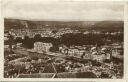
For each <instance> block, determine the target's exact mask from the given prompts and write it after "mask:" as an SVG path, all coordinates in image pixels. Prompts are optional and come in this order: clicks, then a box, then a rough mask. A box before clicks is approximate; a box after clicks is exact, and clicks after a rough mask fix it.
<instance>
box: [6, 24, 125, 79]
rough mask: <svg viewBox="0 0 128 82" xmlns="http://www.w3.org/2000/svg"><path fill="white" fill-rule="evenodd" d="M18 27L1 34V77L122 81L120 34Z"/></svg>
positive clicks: (99, 31) (70, 29) (121, 44)
mask: <svg viewBox="0 0 128 82" xmlns="http://www.w3.org/2000/svg"><path fill="white" fill-rule="evenodd" d="M22 24H23V25H24V27H25V28H24V29H13V28H12V29H9V30H8V29H7V30H5V33H4V59H5V60H4V70H5V71H4V77H5V78H113V79H114V78H123V59H124V58H123V57H124V56H123V44H124V43H123V32H122V31H101V30H95V29H94V30H89V29H88V30H81V29H80V30H79V29H72V28H70V27H71V26H73V24H68V25H67V27H65V28H59V29H56V28H48V27H55V26H52V25H50V24H45V25H44V26H42V27H43V28H42V27H40V28H38V29H29V26H28V24H27V23H26V22H22ZM14 26H16V25H14ZM58 26H59V25H58ZM64 26H65V25H64ZM68 26H69V27H68ZM92 26H93V25H92ZM37 27H38V26H37ZM78 27H79V25H78Z"/></svg>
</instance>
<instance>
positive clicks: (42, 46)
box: [34, 42, 53, 52]
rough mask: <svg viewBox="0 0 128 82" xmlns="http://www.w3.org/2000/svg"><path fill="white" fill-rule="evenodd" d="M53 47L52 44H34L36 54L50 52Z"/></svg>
mask: <svg viewBox="0 0 128 82" xmlns="http://www.w3.org/2000/svg"><path fill="white" fill-rule="evenodd" d="M52 46H53V45H52V44H51V43H43V42H35V43H34V50H35V51H36V52H49V49H50V48H51V47H52Z"/></svg>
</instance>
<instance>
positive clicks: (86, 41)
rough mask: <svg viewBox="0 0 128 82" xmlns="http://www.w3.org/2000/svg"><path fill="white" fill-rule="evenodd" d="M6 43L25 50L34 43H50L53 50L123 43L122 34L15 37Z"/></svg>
mask: <svg viewBox="0 0 128 82" xmlns="http://www.w3.org/2000/svg"><path fill="white" fill-rule="evenodd" d="M9 40H10V41H8V42H13V43H23V47H25V48H29V49H31V48H33V47H34V43H35V42H46V43H52V44H53V46H54V47H55V49H56V48H57V47H58V46H59V45H60V44H64V45H66V46H71V45H97V46H102V45H105V44H106V45H108V44H111V43H115V42H123V34H118V35H110V34H109V35H105V34H93V33H90V34H86V35H85V34H82V33H77V34H73V33H70V34H64V35H62V36H61V37H60V38H53V37H41V35H40V34H37V35H35V36H34V38H29V37H28V36H24V39H22V38H21V37H17V38H16V39H13V38H12V37H11V39H9Z"/></svg>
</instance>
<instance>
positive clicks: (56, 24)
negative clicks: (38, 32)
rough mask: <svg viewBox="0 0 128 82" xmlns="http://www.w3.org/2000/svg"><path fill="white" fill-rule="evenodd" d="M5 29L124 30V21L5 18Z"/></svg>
mask: <svg viewBox="0 0 128 82" xmlns="http://www.w3.org/2000/svg"><path fill="white" fill-rule="evenodd" d="M4 27H5V30H9V29H25V28H28V29H41V28H51V29H60V28H71V29H80V30H98V31H123V27H124V22H123V21H31V20H19V19H5V20H4Z"/></svg>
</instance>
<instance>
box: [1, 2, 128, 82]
mask: <svg viewBox="0 0 128 82" xmlns="http://www.w3.org/2000/svg"><path fill="white" fill-rule="evenodd" d="M45 1H59V0H45ZM63 1H106V2H107V1H119V2H122V1H123V2H124V5H125V7H124V78H123V79H78V78H73V79H67V78H66V79H64V78H3V64H4V63H3V62H4V55H3V54H4V53H3V51H4V48H3V47H4V44H3V43H4V40H3V39H4V38H3V36H4V20H3V19H4V17H3V15H2V14H3V13H2V12H1V13H0V19H1V20H0V22H1V23H0V28H1V29H0V50H1V51H0V55H1V56H0V80H1V81H98V82H100V81H105V82H109V81H112V82H114V81H115V82H121V81H122V82H127V80H126V79H128V55H127V54H128V51H127V50H128V0H63ZM126 1H127V2H126ZM0 3H1V4H0V9H1V10H0V11H2V0H0Z"/></svg>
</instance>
